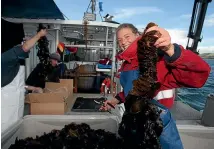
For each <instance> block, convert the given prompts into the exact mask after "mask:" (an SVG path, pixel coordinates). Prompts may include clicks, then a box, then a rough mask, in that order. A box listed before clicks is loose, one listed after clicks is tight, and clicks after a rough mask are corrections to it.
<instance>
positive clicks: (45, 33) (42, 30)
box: [37, 29, 47, 38]
mask: <svg viewBox="0 0 214 149" xmlns="http://www.w3.org/2000/svg"><path fill="white" fill-rule="evenodd" d="M37 34H38V35H39V37H40V38H41V37H43V36H46V35H47V29H41V30H40V31H39V32H38V33H37Z"/></svg>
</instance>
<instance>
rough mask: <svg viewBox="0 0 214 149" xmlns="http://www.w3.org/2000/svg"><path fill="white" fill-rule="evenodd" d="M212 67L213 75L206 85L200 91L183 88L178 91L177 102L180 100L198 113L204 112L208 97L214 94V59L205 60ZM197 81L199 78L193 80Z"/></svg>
mask: <svg viewBox="0 0 214 149" xmlns="http://www.w3.org/2000/svg"><path fill="white" fill-rule="evenodd" d="M205 61H206V62H207V63H208V64H209V65H210V67H211V69H212V70H211V73H210V75H209V78H208V80H207V82H206V84H205V85H204V86H203V87H202V88H199V89H195V88H181V89H178V95H177V100H180V101H182V102H184V103H186V104H188V105H190V106H191V107H193V108H194V109H196V110H198V111H203V109H204V106H205V103H206V99H207V96H208V95H209V94H211V93H212V94H214V59H205ZM193 79H197V78H193Z"/></svg>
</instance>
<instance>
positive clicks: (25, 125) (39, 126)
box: [1, 115, 119, 149]
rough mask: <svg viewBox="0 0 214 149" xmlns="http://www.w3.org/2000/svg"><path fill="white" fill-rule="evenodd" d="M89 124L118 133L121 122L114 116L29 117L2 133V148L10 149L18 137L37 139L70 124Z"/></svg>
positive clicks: (94, 127) (93, 127)
mask: <svg viewBox="0 0 214 149" xmlns="http://www.w3.org/2000/svg"><path fill="white" fill-rule="evenodd" d="M72 122H75V123H87V124H88V125H90V126H91V128H92V129H105V130H106V131H110V132H113V133H117V130H118V125H119V121H118V118H117V116H113V115H81V116H80V115H59V116H55V115H47V116H44V115H28V116H25V117H24V118H23V119H22V120H19V121H18V122H17V123H16V124H15V125H12V126H11V127H9V128H8V129H7V130H6V131H4V132H3V133H2V136H1V137H2V139H1V147H2V149H8V148H9V147H10V145H11V144H13V143H14V142H15V139H16V137H18V139H23V138H26V137H36V135H38V136H40V135H43V133H44V132H46V133H48V132H50V131H51V130H53V129H62V128H63V127H64V125H66V124H69V123H72Z"/></svg>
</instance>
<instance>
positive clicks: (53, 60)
mask: <svg viewBox="0 0 214 149" xmlns="http://www.w3.org/2000/svg"><path fill="white" fill-rule="evenodd" d="M50 60H51V65H52V66H53V67H55V66H56V65H57V60H55V59H50Z"/></svg>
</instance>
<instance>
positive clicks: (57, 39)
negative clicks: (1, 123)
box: [55, 29, 59, 51]
mask: <svg viewBox="0 0 214 149" xmlns="http://www.w3.org/2000/svg"><path fill="white" fill-rule="evenodd" d="M58 44H59V30H58V29H57V30H56V47H55V48H56V49H55V51H57V46H58Z"/></svg>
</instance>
